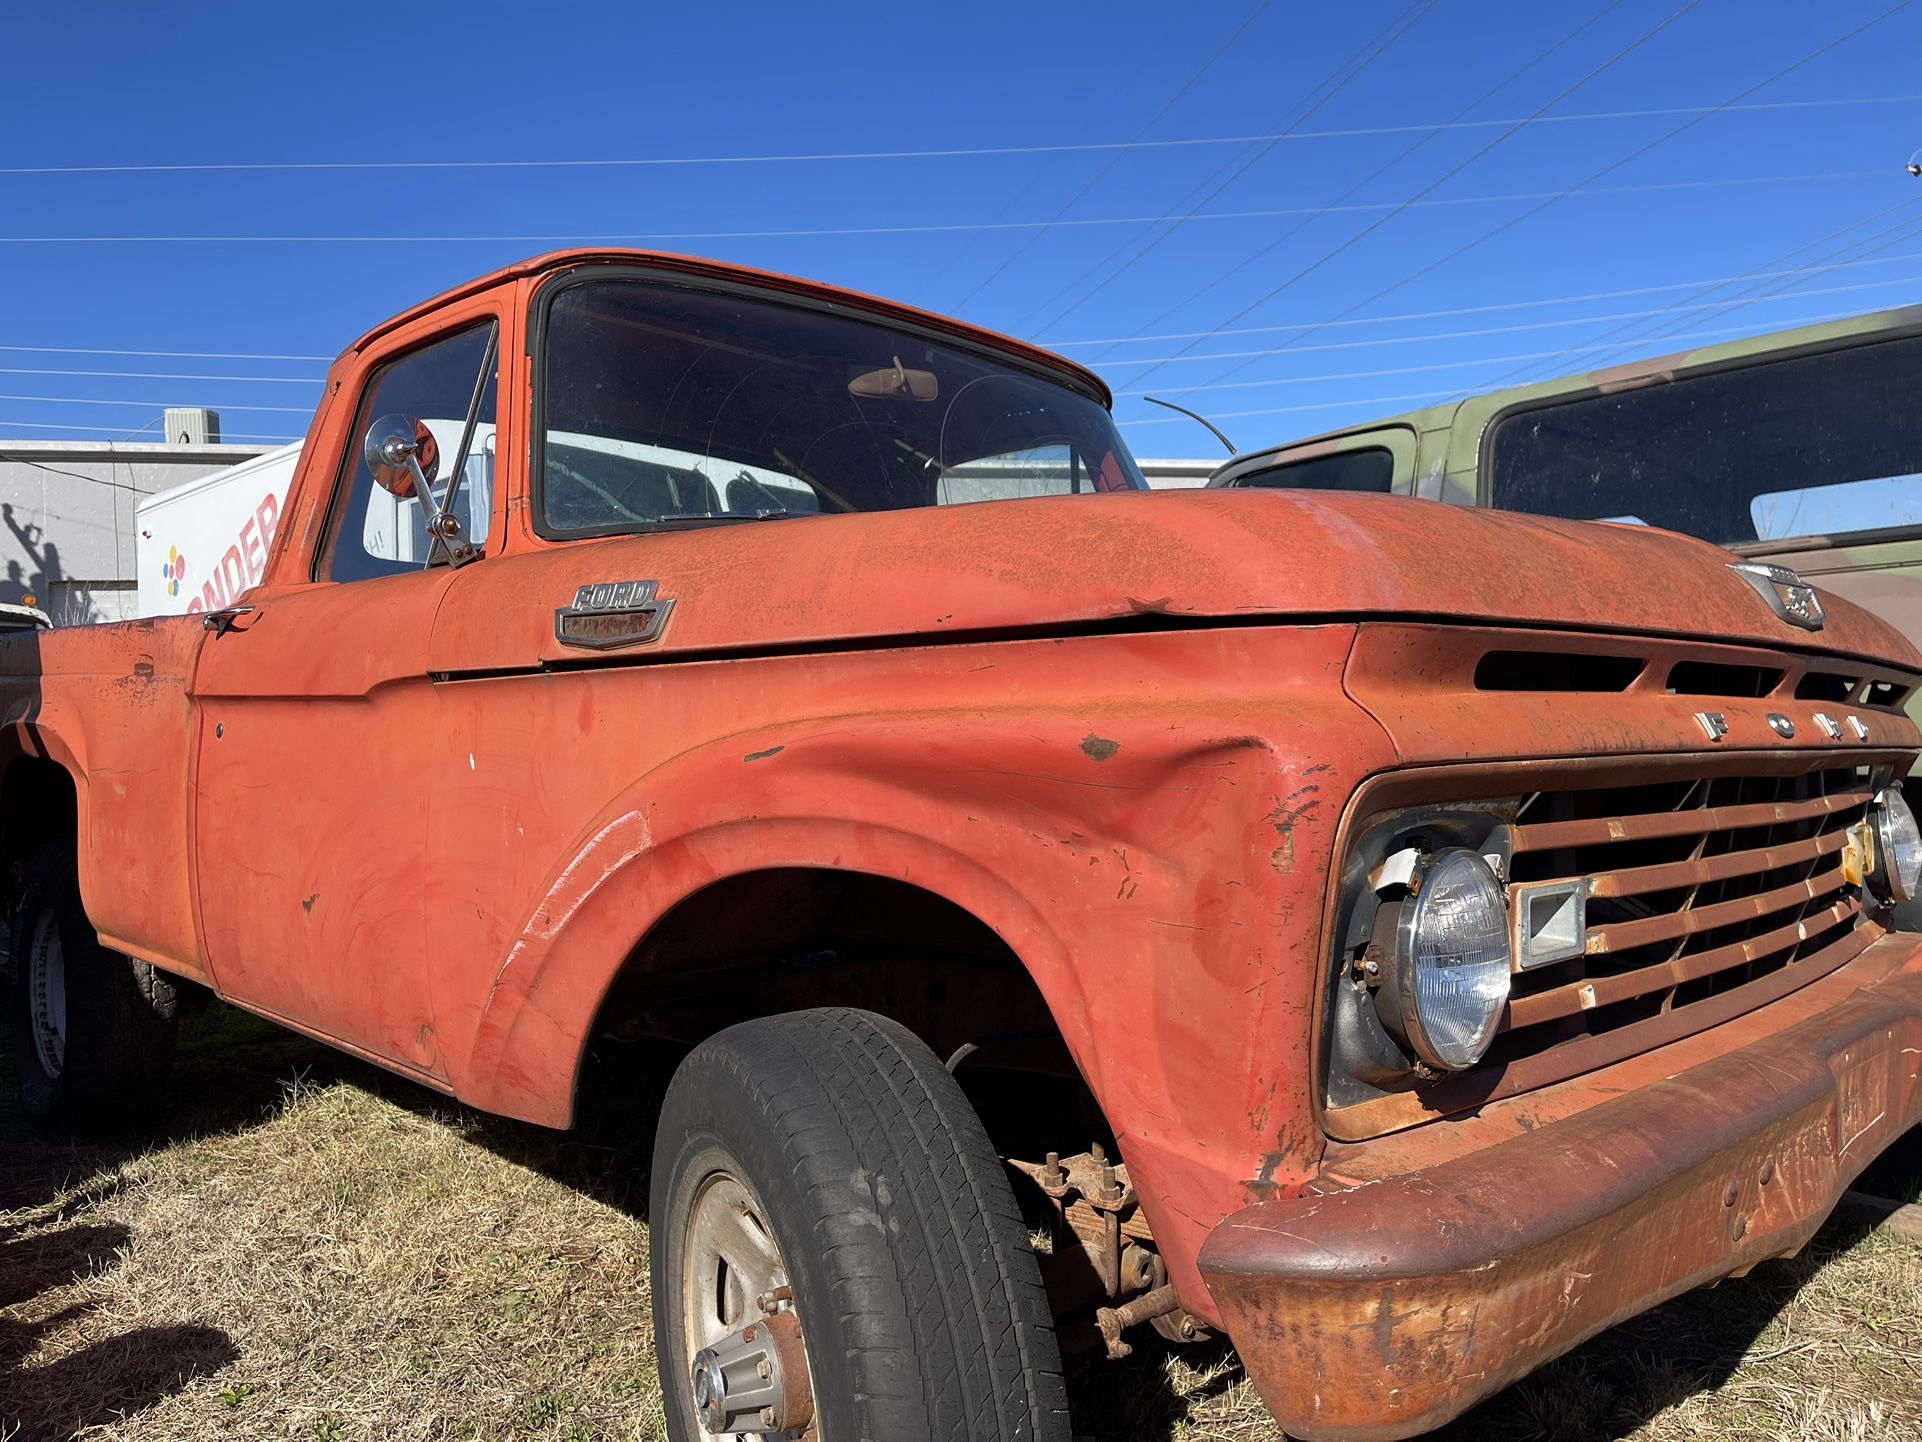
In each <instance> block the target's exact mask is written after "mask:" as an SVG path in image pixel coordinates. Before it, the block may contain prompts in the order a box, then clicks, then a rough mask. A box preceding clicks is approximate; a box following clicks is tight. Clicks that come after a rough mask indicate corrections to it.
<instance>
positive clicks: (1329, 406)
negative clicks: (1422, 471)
mask: <svg viewBox="0 0 1922 1442" xmlns="http://www.w3.org/2000/svg"><path fill="white" fill-rule="evenodd" d="M1466 394H1467V392H1466V391H1464V390H1462V389H1461V387H1459V386H1457V387H1455V388H1454V389H1452V390H1445V391H1410V392H1407V393H1406V394H1403V395H1394V396H1362V397H1358V398H1356V399H1353V400H1345V401H1327V402H1323V403H1319V404H1313V405H1299V406H1263V407H1262V408H1261V409H1260V410H1254V411H1215V412H1212V413H1211V414H1210V416H1209V419H1210V420H1216V421H1233V420H1241V419H1242V418H1244V417H1246V416H1287V415H1297V414H1299V413H1301V412H1302V411H1345V410H1354V409H1358V408H1360V407H1362V406H1387V405H1399V404H1400V403H1401V402H1403V401H1433V400H1443V399H1459V398H1460V397H1462V396H1464V395H1466ZM1185 419H1187V418H1186V417H1185V416H1144V417H1142V418H1140V419H1138V420H1127V421H1116V422H1115V424H1116V425H1117V426H1123V427H1127V426H1173V425H1179V424H1180V423H1181V422H1182V421H1183V420H1185Z"/></svg>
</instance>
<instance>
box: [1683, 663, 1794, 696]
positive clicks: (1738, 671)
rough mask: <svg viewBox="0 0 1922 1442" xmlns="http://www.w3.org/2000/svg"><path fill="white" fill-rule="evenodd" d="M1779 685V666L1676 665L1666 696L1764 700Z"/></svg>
mask: <svg viewBox="0 0 1922 1442" xmlns="http://www.w3.org/2000/svg"><path fill="white" fill-rule="evenodd" d="M1781 684H1782V669H1781V668H1780V667H1779V666H1731V665H1727V664H1725V663H1723V662H1720V661H1677V662H1676V663H1675V664H1674V665H1673V666H1671V667H1670V668H1669V672H1668V689H1669V694H1670V695H1673V696H1751V697H1752V696H1766V695H1768V694H1769V692H1771V691H1773V690H1774V689H1775V688H1776V687H1777V686H1779V685H1781Z"/></svg>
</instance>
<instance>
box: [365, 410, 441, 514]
mask: <svg viewBox="0 0 1922 1442" xmlns="http://www.w3.org/2000/svg"><path fill="white" fill-rule="evenodd" d="M362 454H363V455H364V457H365V458H366V461H367V469H368V470H369V471H370V472H372V473H373V477H374V480H375V482H376V483H377V484H378V485H379V486H380V488H381V489H382V490H384V491H388V492H391V493H392V494H394V495H396V496H399V497H400V498H401V499H402V500H406V499H408V498H409V497H414V498H415V499H417V500H419V501H420V502H421V504H422V505H427V504H429V498H428V497H426V496H416V495H415V492H416V483H415V477H416V476H417V475H418V476H419V478H420V481H421V482H422V483H423V484H425V485H429V486H431V485H432V484H433V483H434V478H435V477H436V476H437V475H438V474H439V473H440V445H439V443H438V442H436V441H435V439H434V433H433V432H432V431H430V430H428V429H427V423H426V422H425V421H418V420H415V419H414V418H413V417H412V416H403V415H387V416H382V417H381V418H380V419H379V420H377V421H375V422H374V423H373V424H372V425H371V426H369V427H368V428H367V442H366V445H365V446H364V447H363V449H362Z"/></svg>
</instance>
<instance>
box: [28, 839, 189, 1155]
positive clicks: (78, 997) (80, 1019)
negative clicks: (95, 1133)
mask: <svg viewBox="0 0 1922 1442" xmlns="http://www.w3.org/2000/svg"><path fill="white" fill-rule="evenodd" d="M12 923H13V925H12V932H11V935H10V937H9V946H8V956H9V958H10V960H11V969H12V978H11V983H10V985H9V987H8V996H7V1011H8V1020H9V1025H10V1028H11V1031H12V1034H13V1035H12V1040H13V1061H14V1071H15V1077H16V1080H17V1082H18V1089H19V1106H20V1110H21V1112H22V1113H23V1114H24V1115H25V1116H26V1118H27V1119H28V1120H29V1121H31V1122H33V1123H34V1124H36V1125H38V1126H42V1127H46V1128H50V1129H63V1128H80V1129H83V1130H111V1129H115V1128H119V1127H124V1126H128V1125H131V1124H134V1123H138V1122H142V1121H145V1120H147V1119H149V1118H151V1117H152V1116H153V1115H154V1114H155V1113H157V1112H158V1111H159V1110H160V1108H161V1107H162V1106H164V1105H165V1104H166V1093H167V1082H168V1079H169V1077H170V1076H171V1074H172V1071H173V1057H174V1037H175V1023H174V1018H175V1014H176V1012H177V1010H178V1006H179V997H178V995H177V993H176V991H175V988H174V985H173V982H172V981H171V979H169V978H168V976H167V975H166V974H165V973H164V972H161V971H158V970H156V969H155V968H154V967H152V966H149V965H148V964H147V963H146V962H143V961H135V960H133V959H132V958H130V957H126V956H123V955H121V954H120V953H119V952H117V951H113V950H111V949H110V948H108V947H105V946H103V945H101V943H100V937H99V935H98V934H97V933H96V932H95V931H94V929H93V923H92V922H90V921H88V920H87V913H86V911H85V909H84V908H83V907H82V906H81V904H80V883H79V871H78V868H77V867H76V864H75V858H74V849H73V847H72V846H71V845H65V844H53V845H47V846H42V847H41V848H40V849H39V850H37V851H35V852H34V853H33V855H32V856H31V857H30V858H29V859H28V861H27V865H26V870H25V873H24V874H23V876H22V878H21V886H20V894H19V896H18V898H17V900H16V903H15V905H14V908H13V917H12Z"/></svg>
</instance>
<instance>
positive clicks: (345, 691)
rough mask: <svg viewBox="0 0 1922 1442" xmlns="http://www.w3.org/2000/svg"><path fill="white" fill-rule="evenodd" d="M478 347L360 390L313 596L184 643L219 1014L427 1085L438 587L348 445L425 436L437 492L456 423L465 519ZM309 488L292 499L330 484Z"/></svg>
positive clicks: (441, 575)
mask: <svg viewBox="0 0 1922 1442" xmlns="http://www.w3.org/2000/svg"><path fill="white" fill-rule="evenodd" d="M494 334H495V322H494V321H493V320H492V319H479V318H476V317H472V316H470V317H469V319H468V322H467V323H466V324H465V325H464V326H462V327H461V328H460V329H458V330H455V331H454V332H453V333H451V334H450V333H447V332H446V331H444V330H443V331H442V332H440V333H439V334H438V335H437V336H436V337H434V338H432V339H428V340H426V341H425V342H424V343H422V344H420V345H419V346H417V347H414V348H411V349H409V350H407V351H406V352H405V353H403V354H401V355H400V356H399V357H398V358H396V359H392V360H387V361H385V362H384V363H382V364H379V365H378V367H377V368H375V369H373V370H372V371H371V372H369V373H368V374H367V375H366V377H365V379H364V382H363V384H362V386H361V391H360V400H359V402H358V405H357V407H356V410H355V413H354V418H353V424H352V429H351V431H350V432H349V433H348V440H347V443H346V445H345V446H344V448H343V449H344V450H345V456H344V460H343V461H342V462H341V464H340V466H339V469H338V471H337V472H336V474H335V476H334V477H333V478H332V479H333V485H332V497H331V499H330V501H329V502H328V505H327V514H326V519H325V522H324V525H323V526H322V527H321V528H320V529H319V531H318V540H317V542H308V544H309V545H310V546H311V548H312V559H311V568H310V570H309V572H308V575H309V577H310V578H311V579H307V578H303V579H302V580H301V581H299V582H298V583H294V584H288V583H287V582H286V581H285V580H284V579H282V580H279V581H276V582H275V583H272V584H269V585H266V586H262V587H259V588H257V589H255V590H253V591H251V592H249V593H247V595H246V596H245V597H244V598H242V602H241V604H242V607H243V608H244V609H243V610H242V611H241V612H240V613H239V614H236V615H232V616H230V617H226V618H223V617H221V616H220V615H219V614H215V615H213V616H211V617H210V618H209V619H210V622H212V623H213V624H215V625H222V624H224V625H225V629H222V630H219V631H217V632H212V633H210V634H209V635H208V637H207V639H206V640H205V642H204V643H203V645H202V648H201V660H200V665H199V669H198V672H197V674H196V677H195V682H194V698H195V701H196V703H197V707H196V709H197V724H198V726H199V742H198V744H199V759H198V770H197V785H196V789H195V802H194V806H195V823H196V824H195V833H194V852H195V861H196V884H197V887H198V894H199V903H200V914H201V927H202V933H203V936H204V938H205V944H206V948H207V953H208V958H209V961H210V963H211V966H212V970H213V974H214V976H215V978H216V981H217V983H218V986H219V988H220V990H221V992H222V994H224V995H227V996H229V997H231V998H232V999H234V1000H235V1001H238V1002H240V1003H242V1004H244V1005H246V1006H248V1007H250V1008H253V1009H255V1010H258V1011H261V1012H264V1013H267V1014H270V1015H272V1016H274V1017H276V1018H278V1019H280V1020H283V1021H286V1022H289V1023H291V1024H293V1025H295V1026H297V1027H299V1028H301V1029H303V1030H306V1031H309V1032H313V1033H316V1034H319V1035H322V1036H325V1037H327V1038H329V1039H332V1040H335V1041H338V1042H341V1043H345V1044H346V1045H348V1046H350V1047H352V1048H355V1049H358V1050H361V1051H363V1052H365V1053H367V1054H369V1055H372V1056H375V1057H378V1058H380V1059H382V1060H385V1061H388V1062H391V1063H395V1064H398V1065H400V1066H402V1067H404V1068H407V1069H409V1070H413V1071H417V1072H420V1073H424V1074H427V1075H430V1076H442V1075H444V1072H445V1068H444V1066H443V1064H442V1059H441V1053H440V1048H439V1046H438V1044H437V1039H436V1035H435V1030H434V1018H433V1015H432V1006H431V997H432V994H433V993H432V988H431V985H430V983H429V979H428V977H427V975H426V962H427V955H426V952H427V947H426V938H427V931H428V928H429V927H431V926H432V925H433V924H434V919H433V916H432V914H431V895H432V883H431V878H430V877H429V876H428V874H427V866H426V840H427V837H426V827H427V797H428V794H429V788H430V783H431V780H432V773H433V768H434V766H435V764H436V762H435V757H434V753H433V747H434V743H435V737H436V732H437V724H436V700H435V696H434V690H433V686H432V684H431V683H430V681H429V679H428V674H427V672H428V641H429V638H430V636H431V635H432V631H433V623H434V617H435V614H436V612H437V611H438V610H439V607H440V603H441V598H442V596H443V594H444V593H445V592H446V590H447V588H448V585H449V584H450V582H451V581H452V580H453V576H454V573H453V571H452V570H451V569H450V568H448V567H446V566H426V565H425V564H424V560H425V556H426V540H425V530H424V526H423V524H422V520H421V516H420V510H419V506H418V503H417V502H416V501H414V500H411V499H409V500H405V501H398V500H396V498H395V497H394V496H393V495H392V494H390V493H389V492H388V491H386V490H384V489H382V488H381V487H380V486H378V485H377V484H376V483H375V478H374V475H373V473H372V471H371V470H370V469H369V466H368V463H367V460H366V458H365V456H364V455H363V454H362V451H363V447H362V445H361V444H360V438H361V437H364V436H365V435H366V433H367V431H368V429H369V428H370V427H371V426H373V425H374V424H375V422H376V421H377V420H380V419H383V418H386V417H389V416H393V415H397V414H398V415H404V416H406V417H408V418H410V419H414V420H419V421H422V422H424V423H425V424H426V425H427V428H428V430H429V431H431V432H432V433H433V435H434V436H435V437H436V438H437V440H439V442H440V448H442V449H443V455H444V459H443V460H442V462H441V470H442V477H441V480H442V484H441V485H440V486H438V487H436V491H437V493H438V492H440V491H442V490H444V489H445V487H446V482H447V480H448V476H447V474H446V472H447V471H448V470H449V469H451V462H452V460H453V457H454V455H455V452H456V449H457V447H458V444H459V437H460V434H461V432H462V430H463V429H464V426H465V421H466V418H467V415H468V412H469V409H470V407H473V408H475V409H476V410H477V415H478V426H477V431H478V433H479V441H478V442H477V444H476V445H475V446H474V448H473V451H474V454H473V457H472V460H471V462H470V464H469V466H468V467H467V468H466V469H465V472H464V475H463V480H464V481H465V479H466V478H467V477H468V476H476V475H477V474H478V478H477V480H476V484H475V485H474V486H472V487H467V486H465V485H463V487H462V488H461V502H460V504H458V505H457V507H456V511H457V513H464V514H466V515H468V516H471V514H472V512H473V510H475V509H478V511H479V514H480V515H482V516H483V517H485V516H486V515H487V514H488V506H489V499H490V498H489V497H488V496H487V495H486V494H484V492H485V490H486V489H487V485H486V481H487V479H488V476H489V474H490V468H489V467H488V465H487V461H488V458H489V457H490V455H491V451H492V445H491V442H492V432H493V420H494V407H495V402H496V395H495V392H496V389H497V380H496V374H495V355H494V345H493V341H494ZM483 367H485V373H483ZM336 453H337V454H338V450H337V451H336ZM316 463H317V464H319V456H318V455H316ZM307 475H308V479H306V481H305V486H306V487H314V486H326V485H327V484H328V480H329V478H328V477H327V476H326V475H325V474H324V473H323V472H321V471H318V470H310V471H309V472H308V473H307ZM477 492H483V494H476V493H477ZM481 532H482V535H483V536H484V535H485V532H486V525H485V522H484V521H483V524H482V527H481ZM313 533H314V532H313V528H311V527H310V528H305V531H304V534H307V535H311V534H313ZM295 544H297V545H299V544H302V542H301V541H296V543H295ZM282 575H283V577H284V573H282ZM229 623H230V624H229Z"/></svg>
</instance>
